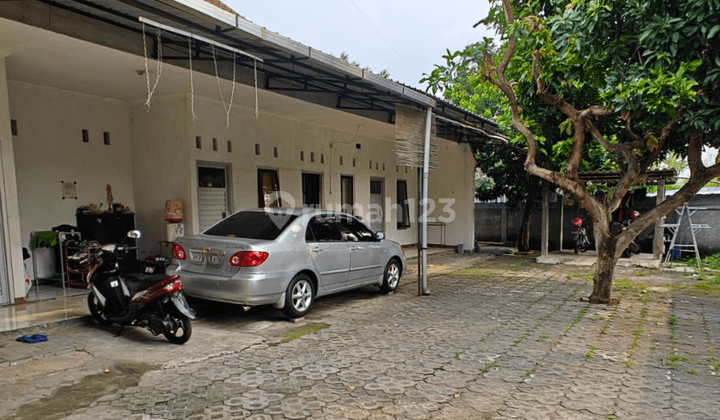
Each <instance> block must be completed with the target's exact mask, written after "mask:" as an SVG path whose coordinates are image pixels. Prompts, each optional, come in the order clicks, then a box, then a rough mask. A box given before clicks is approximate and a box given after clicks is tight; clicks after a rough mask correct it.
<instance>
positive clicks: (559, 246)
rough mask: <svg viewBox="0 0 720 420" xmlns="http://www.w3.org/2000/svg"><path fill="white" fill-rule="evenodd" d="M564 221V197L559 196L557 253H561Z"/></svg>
mask: <svg viewBox="0 0 720 420" xmlns="http://www.w3.org/2000/svg"><path fill="white" fill-rule="evenodd" d="M564 221H565V196H564V195H561V196H560V243H559V244H558V251H562V242H563V222H564Z"/></svg>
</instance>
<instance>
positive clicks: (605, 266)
mask: <svg viewBox="0 0 720 420" xmlns="http://www.w3.org/2000/svg"><path fill="white" fill-rule="evenodd" d="M599 234H600V237H598V236H597V235H598V232H596V240H595V244H596V245H597V263H596V265H595V276H594V277H593V291H592V294H591V295H590V298H589V300H590V303H601V304H608V303H610V296H611V293H612V286H613V273H614V271H615V263H616V262H617V259H616V258H615V248H616V238H614V237H612V235H605V234H603V233H599Z"/></svg>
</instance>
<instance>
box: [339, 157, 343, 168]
mask: <svg viewBox="0 0 720 420" xmlns="http://www.w3.org/2000/svg"><path fill="white" fill-rule="evenodd" d="M342 164H343V161H342V156H340V166H342Z"/></svg>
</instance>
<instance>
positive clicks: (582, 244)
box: [571, 217, 590, 254]
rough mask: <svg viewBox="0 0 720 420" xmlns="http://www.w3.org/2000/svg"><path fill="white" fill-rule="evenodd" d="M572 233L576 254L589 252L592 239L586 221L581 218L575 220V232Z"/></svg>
mask: <svg viewBox="0 0 720 420" xmlns="http://www.w3.org/2000/svg"><path fill="white" fill-rule="evenodd" d="M571 233H572V237H573V248H574V249H575V253H576V254H579V253H581V252H585V251H587V249H588V247H590V239H588V236H587V230H586V229H585V221H584V220H583V219H582V218H581V217H576V218H574V219H573V230H572V232H571Z"/></svg>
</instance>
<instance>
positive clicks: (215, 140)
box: [213, 138, 217, 151]
mask: <svg viewBox="0 0 720 420" xmlns="http://www.w3.org/2000/svg"><path fill="white" fill-rule="evenodd" d="M213 150H215V151H217V139H216V138H213Z"/></svg>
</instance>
